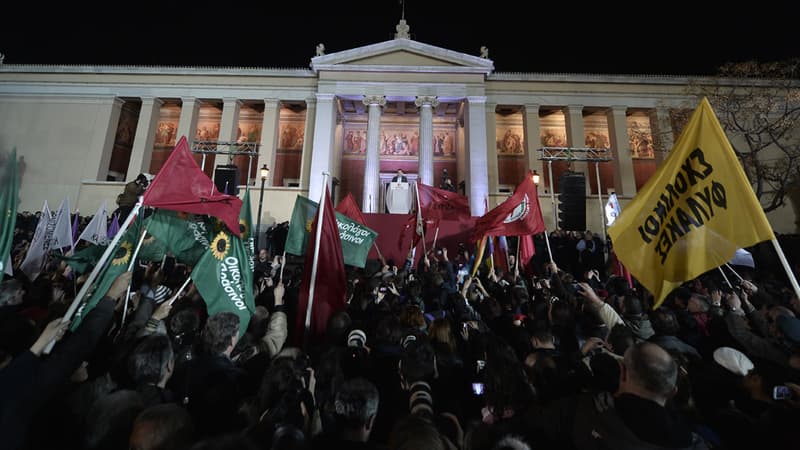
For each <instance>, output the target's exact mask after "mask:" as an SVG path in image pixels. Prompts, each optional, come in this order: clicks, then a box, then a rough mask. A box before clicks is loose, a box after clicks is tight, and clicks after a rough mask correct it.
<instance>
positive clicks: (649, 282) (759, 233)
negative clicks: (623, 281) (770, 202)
mask: <svg viewBox="0 0 800 450" xmlns="http://www.w3.org/2000/svg"><path fill="white" fill-rule="evenodd" d="M608 234H609V236H610V237H611V239H612V242H613V245H614V251H615V253H616V255H617V257H618V258H619V259H620V261H622V263H623V264H624V265H625V267H626V268H627V269H628V270H630V272H631V273H632V274H633V275H634V276H635V277H636V278H637V279H638V280H639V281H640V282H641V283H642V285H644V286H645V287H646V288H647V289H648V290H650V292H652V293H653V295H654V297H655V305H654V307H658V306H659V305H660V304H661V302H662V301H663V300H664V298H665V297H666V296H667V295H668V294H669V293H670V292H671V291H672V290H673V289H675V288H676V287H678V286H680V284H681V283H683V282H684V281H687V280H691V279H693V278H695V277H697V276H698V275H700V274H702V273H704V272H706V271H708V270H711V269H714V268H716V267H719V266H720V265H722V264H725V263H726V262H727V261H730V260H731V258H733V256H734V254H735V253H736V250H737V249H738V248H742V247H750V246H752V245H754V244H757V243H758V242H761V241H766V240H771V239H775V235H774V234H773V232H772V228H771V227H770V225H769V222H768V221H767V217H766V216H765V215H764V212H763V210H762V209H761V205H760V204H759V202H758V199H757V198H756V196H755V194H754V193H753V189H752V188H751V186H750V182H749V181H748V180H747V176H746V175H745V173H744V170H743V169H742V166H741V164H740V162H739V160H738V159H737V158H736V154H735V153H734V151H733V148H732V147H731V145H730V143H729V142H728V138H727V137H726V136H725V132H724V131H723V130H722V127H721V126H720V124H719V121H718V120H717V117H716V115H715V114H714V111H713V110H712V109H711V105H710V104H709V103H708V100H707V99H705V98H704V99H703V100H702V101H701V102H700V105H699V106H698V107H697V109H696V110H695V111H694V113H693V114H692V117H691V119H690V120H689V123H688V124H687V125H686V128H685V129H684V130H683V133H682V134H681V136H680V138H679V139H678V141H677V142H676V143H675V146H674V147H673V149H672V151H670V153H669V157H668V158H667V160H666V161H664V163H663V164H662V165H661V167H660V168H659V169H658V171H657V172H656V173H655V174H654V175H653V177H652V178H650V180H649V181H648V182H647V184H646V185H645V186H644V187H642V189H641V190H640V191H639V192H638V194H637V195H636V197H635V198H634V199H633V201H631V203H630V204H629V205H627V206H626V207H625V211H623V212H622V214H620V216H619V217H618V218H617V220H616V221H615V222H614V225H613V226H611V228H609V229H608Z"/></svg>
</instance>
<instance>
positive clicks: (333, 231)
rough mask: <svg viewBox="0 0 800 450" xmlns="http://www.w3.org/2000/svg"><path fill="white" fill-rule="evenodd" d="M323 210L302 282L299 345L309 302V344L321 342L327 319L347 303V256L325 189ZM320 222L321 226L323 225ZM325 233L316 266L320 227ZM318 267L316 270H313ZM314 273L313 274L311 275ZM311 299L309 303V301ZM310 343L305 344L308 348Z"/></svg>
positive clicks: (314, 229)
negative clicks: (344, 253) (345, 260)
mask: <svg viewBox="0 0 800 450" xmlns="http://www.w3.org/2000/svg"><path fill="white" fill-rule="evenodd" d="M323 201H324V202H325V205H324V207H320V208H319V209H318V211H320V210H321V211H322V218H321V221H320V214H317V215H316V217H315V219H314V222H313V223H312V225H311V235H310V236H309V239H308V248H307V250H306V258H305V265H304V267H303V280H302V282H301V283H300V298H299V299H298V303H297V322H296V324H297V327H296V328H295V332H296V335H295V337H296V342H297V343H298V345H301V344H302V343H303V332H304V331H305V328H306V323H305V322H306V314H307V309H308V305H309V303H310V304H311V323H310V324H309V331H308V337H309V340H310V343H318V342H319V340H320V338H322V337H323V336H324V335H325V330H326V328H327V325H328V318H329V317H330V316H331V315H332V314H333V313H335V312H336V311H339V310H342V309H345V308H346V307H347V302H346V301H345V297H346V295H347V286H346V281H345V276H344V257H343V256H342V243H341V241H340V240H339V227H338V226H337V225H336V214H335V211H334V209H333V204H332V203H331V197H330V194H329V193H328V188H327V187H326V188H325V198H324V199H323ZM320 222H321V223H320ZM318 226H321V227H322V231H321V234H320V240H319V252H316V253H317V258H316V259H317V261H316V264H315V261H314V256H315V248H316V246H317V245H316V244H317V243H316V239H317V227H318ZM315 266H316V270H314V268H315ZM312 272H313V273H312ZM312 285H313V286H314V295H313V297H311V296H310V293H309V291H310V288H311V286H312ZM309 299H310V300H309ZM308 344H309V342H306V345H308Z"/></svg>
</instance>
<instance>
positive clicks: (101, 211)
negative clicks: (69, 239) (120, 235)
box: [75, 200, 108, 245]
mask: <svg viewBox="0 0 800 450" xmlns="http://www.w3.org/2000/svg"><path fill="white" fill-rule="evenodd" d="M81 239H83V240H84V241H87V242H91V243H92V244H95V245H105V244H107V243H108V201H107V200H104V201H103V204H102V205H100V207H99V208H97V212H95V213H94V216H93V217H92V220H90V221H89V224H88V225H86V228H84V230H83V232H82V233H81V235H80V236H78V239H77V240H76V241H75V242H78V241H80V240H81Z"/></svg>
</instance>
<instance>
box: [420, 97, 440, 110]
mask: <svg viewBox="0 0 800 450" xmlns="http://www.w3.org/2000/svg"><path fill="white" fill-rule="evenodd" d="M414 104H415V105H417V107H419V108H422V107H423V106H430V107H431V108H435V107H437V106H439V98H438V97H436V96H435V95H418V96H417V98H416V99H415V100H414Z"/></svg>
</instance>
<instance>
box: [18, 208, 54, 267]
mask: <svg viewBox="0 0 800 450" xmlns="http://www.w3.org/2000/svg"><path fill="white" fill-rule="evenodd" d="M54 225H55V223H54V222H53V220H52V217H51V214H50V207H48V206H47V200H45V202H44V206H42V215H41V217H39V223H38V224H37V225H36V232H34V233H33V241H31V244H30V246H29V247H28V253H27V254H26V255H25V260H24V261H22V264H20V266H19V268H20V270H22V272H23V273H25V275H26V276H27V277H28V279H29V280H31V281H33V280H35V279H36V277H38V276H39V273H41V272H42V268H43V267H44V262H45V259H46V256H47V252H48V251H49V250H50V238H51V237H52V235H53V226H54Z"/></svg>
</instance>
